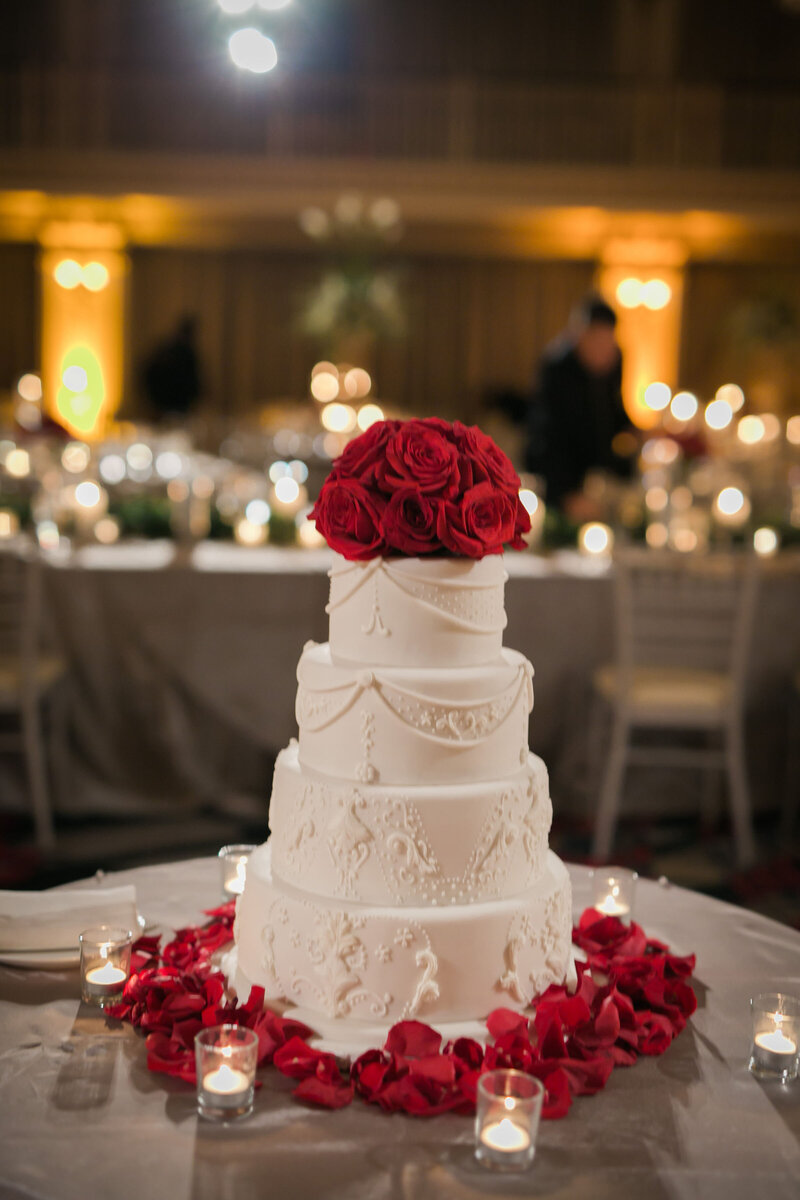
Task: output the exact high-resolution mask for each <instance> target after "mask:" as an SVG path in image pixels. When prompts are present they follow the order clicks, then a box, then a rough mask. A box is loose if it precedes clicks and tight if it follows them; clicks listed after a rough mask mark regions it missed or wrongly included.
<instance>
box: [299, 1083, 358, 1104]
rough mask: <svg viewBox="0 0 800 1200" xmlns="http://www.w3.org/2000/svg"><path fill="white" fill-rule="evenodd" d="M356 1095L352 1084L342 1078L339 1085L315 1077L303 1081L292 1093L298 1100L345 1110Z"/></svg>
mask: <svg viewBox="0 0 800 1200" xmlns="http://www.w3.org/2000/svg"><path fill="white" fill-rule="evenodd" d="M354 1094H355V1090H354V1088H353V1085H352V1083H345V1082H344V1080H343V1079H342V1078H341V1077H340V1078H339V1082H338V1083H337V1082H336V1081H335V1080H327V1079H318V1078H317V1077H316V1076H314V1075H312V1076H309V1077H308V1078H307V1079H302V1080H301V1081H300V1083H298V1085H297V1087H296V1088H295V1089H294V1091H293V1092H292V1095H293V1096H294V1097H295V1099H296V1100H302V1101H303V1102H304V1103H306V1104H316V1105H319V1107H320V1108H334V1109H335V1108H345V1107H346V1106H347V1105H348V1104H350V1103H352V1100H353V1096H354Z"/></svg>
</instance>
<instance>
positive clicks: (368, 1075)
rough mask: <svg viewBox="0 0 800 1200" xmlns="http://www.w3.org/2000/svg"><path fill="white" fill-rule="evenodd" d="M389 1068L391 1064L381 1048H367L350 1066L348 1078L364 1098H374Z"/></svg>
mask: <svg viewBox="0 0 800 1200" xmlns="http://www.w3.org/2000/svg"><path fill="white" fill-rule="evenodd" d="M390 1069H391V1064H390V1062H389V1060H388V1059H387V1058H386V1055H384V1054H383V1052H382V1051H381V1050H367V1051H366V1052H365V1053H364V1054H361V1055H359V1057H358V1058H357V1059H356V1060H355V1062H354V1063H353V1065H352V1066H351V1068H350V1078H351V1079H352V1080H353V1082H354V1084H355V1086H356V1089H357V1091H358V1092H359V1093H360V1094H361V1095H362V1096H364V1098H365V1099H367V1100H374V1099H375V1097H376V1096H377V1094H378V1093H379V1092H380V1090H381V1088H382V1087H383V1083H384V1080H385V1079H386V1077H387V1074H388V1073H389V1071H390Z"/></svg>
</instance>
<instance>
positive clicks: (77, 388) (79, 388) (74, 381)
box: [61, 363, 89, 392]
mask: <svg viewBox="0 0 800 1200" xmlns="http://www.w3.org/2000/svg"><path fill="white" fill-rule="evenodd" d="M61 382H62V383H63V384H64V387H65V388H66V389H67V391H70V392H85V391H86V385H87V383H88V382H89V376H88V375H87V374H86V370H85V368H84V367H79V366H78V365H77V364H74V363H73V365H72V366H71V367H65V368H64V373H63V374H62V376H61Z"/></svg>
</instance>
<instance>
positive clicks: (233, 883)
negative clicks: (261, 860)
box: [225, 858, 247, 896]
mask: <svg viewBox="0 0 800 1200" xmlns="http://www.w3.org/2000/svg"><path fill="white" fill-rule="evenodd" d="M246 874H247V859H246V858H240V859H239V861H238V862H237V864H236V875H235V876H234V878H233V879H229V880H228V882H227V883H226V884H225V891H226V892H230V894H231V896H241V894H242V892H243V891H244V881H245V875H246Z"/></svg>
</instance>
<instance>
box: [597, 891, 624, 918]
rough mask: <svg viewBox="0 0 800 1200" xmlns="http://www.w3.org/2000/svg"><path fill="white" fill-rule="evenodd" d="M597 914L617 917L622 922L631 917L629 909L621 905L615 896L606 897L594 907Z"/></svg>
mask: <svg viewBox="0 0 800 1200" xmlns="http://www.w3.org/2000/svg"><path fill="white" fill-rule="evenodd" d="M595 908H596V909H597V911H598V912H601V913H603V914H604V915H605V916H606V917H619V919H620V920H621V921H622V920H624V919H625V918H626V917H629V916H630V915H631V910H630V907H629V906H628V905H627V904H623V903H622V901H621V900H617V899H616V897H615V896H613V895H612V896H606V898H605V899H604V900H601V901H600V902H599V903H598V904H596V905H595Z"/></svg>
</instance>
